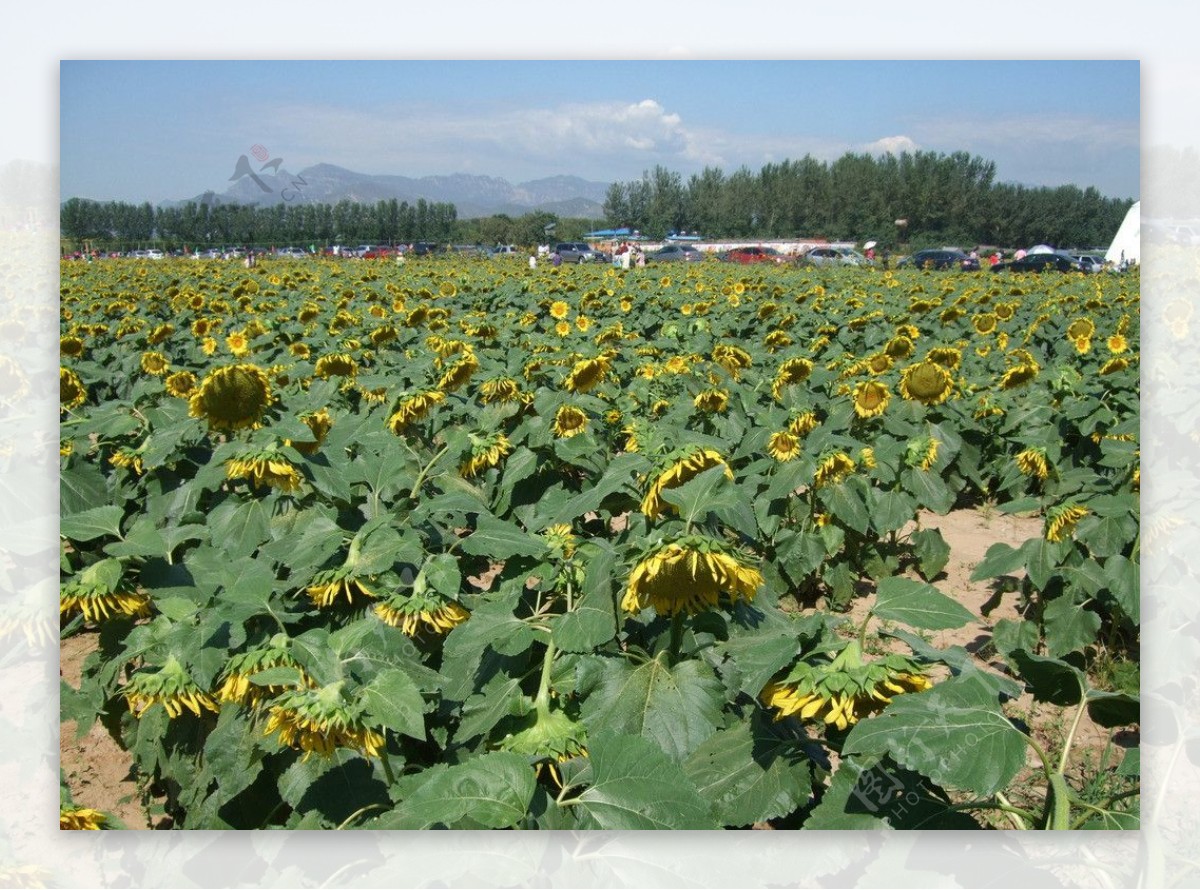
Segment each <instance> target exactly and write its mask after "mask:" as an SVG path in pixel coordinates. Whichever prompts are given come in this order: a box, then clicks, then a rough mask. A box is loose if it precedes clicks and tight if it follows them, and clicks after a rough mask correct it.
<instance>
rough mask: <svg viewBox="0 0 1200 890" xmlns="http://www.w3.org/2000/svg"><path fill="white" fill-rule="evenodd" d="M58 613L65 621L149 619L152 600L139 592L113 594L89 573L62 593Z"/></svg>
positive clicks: (85, 573)
mask: <svg viewBox="0 0 1200 890" xmlns="http://www.w3.org/2000/svg"><path fill="white" fill-rule="evenodd" d="M58 612H59V614H60V615H62V616H64V617H65V616H69V615H74V614H82V615H83V617H84V620H86V621H104V620H106V619H108V618H112V617H113V616H115V615H123V616H125V617H128V618H146V617H148V616H149V615H150V597H148V596H146V594H144V593H140V592H138V591H136V590H128V589H124V590H123V589H120V588H118V589H116V590H113V589H111V586H110V585H108V584H104V583H102V582H101V581H100V580H99V579H97V578H96V577H94V574H90V573H89V572H88V571H87V570H85V571H84V572H81V573H80V576H79V577H78V578H73V579H72V580H71V581H69V582H68V583H66V584H64V585H63V586H62V588H61V589H60V590H59V594H58Z"/></svg>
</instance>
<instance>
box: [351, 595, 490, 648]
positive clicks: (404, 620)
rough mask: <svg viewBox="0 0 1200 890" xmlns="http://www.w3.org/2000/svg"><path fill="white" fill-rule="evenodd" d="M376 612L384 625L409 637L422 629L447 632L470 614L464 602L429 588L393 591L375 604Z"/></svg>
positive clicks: (439, 632) (428, 631) (435, 632)
mask: <svg viewBox="0 0 1200 890" xmlns="http://www.w3.org/2000/svg"><path fill="white" fill-rule="evenodd" d="M374 612H375V615H376V617H377V618H379V620H380V621H382V622H383V623H384V624H386V625H388V626H389V627H395V628H398V629H399V630H400V632H401V633H403V634H404V635H405V636H408V637H415V636H416V635H417V634H419V633H421V632H422V631H425V632H427V633H431V634H447V633H449V632H450V631H452V630H453V629H454V628H456V627H457V626H458V625H460V624H462V623H463V622H464V621H466V620H467V619H468V618H470V617H471V613H470V612H468V611H467V610H466V609H465V608H463V606H462V604H460V603H458V602H456V601H455V600H452V599H450V598H448V597H445V596H442V595H441V594H439V593H437V592H436V591H434V590H432V589H430V588H428V587H427V588H425V589H424V590H423V591H421V592H419V593H418V592H413V593H410V594H405V593H402V592H396V593H393V594H391V595H389V596H387V597H385V598H383V599H382V600H381V601H380V602H378V603H376V605H375V607H374Z"/></svg>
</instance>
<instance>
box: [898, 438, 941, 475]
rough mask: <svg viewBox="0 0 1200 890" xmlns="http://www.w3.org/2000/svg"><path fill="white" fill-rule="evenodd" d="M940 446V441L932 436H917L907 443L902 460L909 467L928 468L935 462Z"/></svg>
mask: <svg viewBox="0 0 1200 890" xmlns="http://www.w3.org/2000/svg"><path fill="white" fill-rule="evenodd" d="M941 446H942V443H941V441H939V440H938V439H936V438H934V437H933V436H918V437H916V438H915V439H912V440H911V441H910V442H909V443H908V447H907V448H906V449H905V455H904V462H905V463H906V464H908V465H909V466H910V467H917V468H919V469H922V470H930V469H932V468H933V465H934V464H935V463H937V458H938V451H939V449H940V448H941Z"/></svg>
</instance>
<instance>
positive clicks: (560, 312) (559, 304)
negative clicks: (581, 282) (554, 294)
mask: <svg viewBox="0 0 1200 890" xmlns="http://www.w3.org/2000/svg"><path fill="white" fill-rule="evenodd" d="M570 314H571V304H570V303H567V302H565V301H563V300H555V301H554V302H553V303H551V304H550V317H551V318H553V319H555V320H557V321H562V320H563V319H564V318H566V317H567V316H568V315H570Z"/></svg>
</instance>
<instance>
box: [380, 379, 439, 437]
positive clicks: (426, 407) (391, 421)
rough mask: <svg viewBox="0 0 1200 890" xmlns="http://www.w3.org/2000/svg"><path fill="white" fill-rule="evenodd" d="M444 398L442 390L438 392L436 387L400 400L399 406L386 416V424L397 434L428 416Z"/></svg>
mask: <svg viewBox="0 0 1200 890" xmlns="http://www.w3.org/2000/svg"><path fill="white" fill-rule="evenodd" d="M445 398H446V394H445V393H444V392H438V391H437V390H436V389H431V390H426V391H425V392H419V393H416V394H415V395H412V396H409V397H408V398H406V399H404V400H402V401H401V402H400V406H399V407H398V408H397V409H396V411H395V412H394V413H393V414H392V416H391V417H389V418H388V421H387V426H388V429H389V430H391V431H392V433H394V434H395V435H397V436H399V435H400V434H401V433H403V432H404V431H405V430H406V429H408V427H409V426H411V425H412V424H414V423H416V422H417V421H418V420H423V419H424V418H425V417H426V416H428V414H429V412H430V411H431V410H432V409H433V407H434V405H436V404H438V403H439V402H441V401H443V400H444V399H445Z"/></svg>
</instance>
